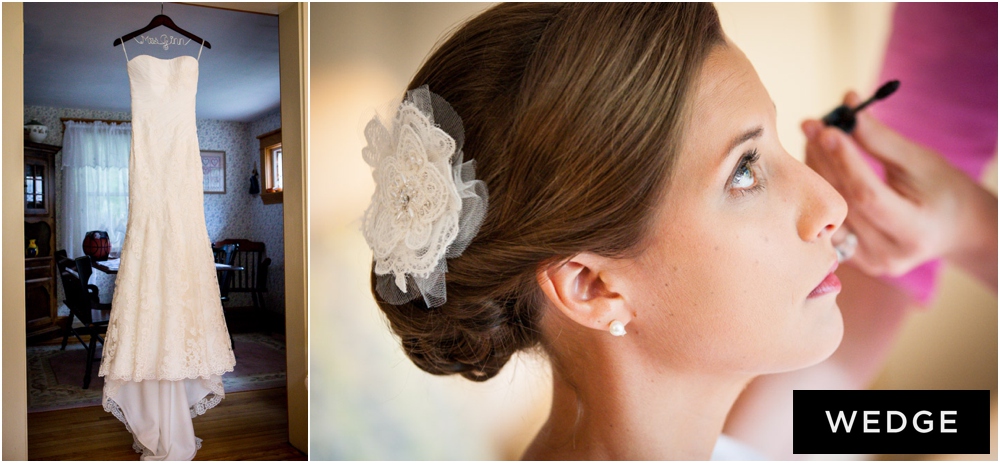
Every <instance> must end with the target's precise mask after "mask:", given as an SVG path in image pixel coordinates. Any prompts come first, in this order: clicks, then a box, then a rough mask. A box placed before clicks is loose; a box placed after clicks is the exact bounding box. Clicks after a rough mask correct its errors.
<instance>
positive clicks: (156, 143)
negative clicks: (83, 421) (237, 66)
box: [99, 43, 236, 460]
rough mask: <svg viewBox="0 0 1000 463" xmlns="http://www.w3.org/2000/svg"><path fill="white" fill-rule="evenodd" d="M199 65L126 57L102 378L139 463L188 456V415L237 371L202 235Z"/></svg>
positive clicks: (193, 446) (189, 60) (193, 448)
mask: <svg viewBox="0 0 1000 463" xmlns="http://www.w3.org/2000/svg"><path fill="white" fill-rule="evenodd" d="M124 47H125V44H124V43H123V44H122V49H123V51H124ZM200 57H201V51H200V50H199V52H198V58H195V57H192V56H179V57H176V58H173V59H166V60H164V59H159V58H156V57H153V56H149V55H140V56H136V57H134V58H133V59H131V60H129V59H128V52H126V55H125V60H126V63H127V64H126V66H127V68H128V76H129V82H130V91H131V96H132V151H131V154H130V156H129V178H128V184H129V185H128V186H129V190H128V196H129V206H128V207H129V214H128V225H127V228H126V234H125V242H124V244H123V245H122V251H121V255H122V258H121V265H120V267H119V270H118V276H117V281H116V284H115V290H114V297H113V299H112V308H111V319H110V322H109V324H108V332H107V335H106V336H105V342H104V353H103V360H102V361H101V369H100V373H99V375H100V376H103V377H104V381H105V382H104V398H103V404H104V409H105V410H106V411H108V412H110V413H112V414H114V416H116V417H117V418H118V419H119V420H121V421H122V422H123V423H125V427H126V429H128V431H129V432H131V433H132V437H133V439H134V442H135V443H134V444H133V448H134V449H135V450H136V451H137V452H140V453H142V459H144V460H190V459H192V458H194V455H195V453H196V452H197V449H198V448H200V447H201V440H200V439H198V438H196V437H195V435H194V427H193V424H192V422H191V418H193V417H195V416H197V415H200V414H202V413H205V411H206V410H208V409H209V408H212V407H214V406H215V405H217V404H218V403H219V402H220V401H221V400H222V399H223V397H224V396H225V392H224V391H223V387H222V375H223V374H225V373H226V372H229V371H233V367H234V366H235V364H236V359H235V357H234V356H233V351H232V348H231V347H230V338H229V332H228V331H227V328H226V320H225V317H224V316H223V312H222V303H221V300H220V298H219V283H218V280H217V278H216V271H215V264H214V258H213V254H212V249H211V242H210V240H209V237H208V231H207V228H206V226H205V211H204V206H203V187H202V165H201V156H200V152H199V149H198V134H197V128H196V126H195V94H196V93H197V89H198V59H199V58H200Z"/></svg>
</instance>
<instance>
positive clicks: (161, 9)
mask: <svg viewBox="0 0 1000 463" xmlns="http://www.w3.org/2000/svg"><path fill="white" fill-rule="evenodd" d="M160 14H163V2H160Z"/></svg>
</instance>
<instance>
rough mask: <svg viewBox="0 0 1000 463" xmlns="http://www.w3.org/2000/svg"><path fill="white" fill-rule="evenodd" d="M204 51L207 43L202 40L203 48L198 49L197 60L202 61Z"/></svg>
mask: <svg viewBox="0 0 1000 463" xmlns="http://www.w3.org/2000/svg"><path fill="white" fill-rule="evenodd" d="M204 49H205V41H204V40H202V41H201V48H199V49H198V58H196V59H197V60H198V61H201V51H202V50H204Z"/></svg>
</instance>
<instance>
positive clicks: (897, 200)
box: [818, 127, 912, 229]
mask: <svg viewBox="0 0 1000 463" xmlns="http://www.w3.org/2000/svg"><path fill="white" fill-rule="evenodd" d="M818 138H819V140H820V142H819V145H820V148H819V149H820V150H821V151H822V152H823V153H824V154H823V155H825V156H827V157H829V160H830V163H829V166H830V168H831V170H832V171H833V175H836V176H837V177H838V178H839V181H840V186H841V189H839V190H838V191H840V192H841V194H842V195H843V196H844V199H845V200H846V201H847V204H848V208H849V210H853V211H855V212H857V213H859V214H860V215H864V216H865V217H866V219H867V220H869V221H871V222H873V223H881V224H886V223H887V222H888V224H890V225H891V224H894V223H895V222H896V221H895V220H892V219H893V216H894V214H895V212H896V211H900V210H905V209H907V208H912V205H910V204H909V203H907V202H906V200H905V199H904V198H902V197H901V196H899V194H898V193H897V192H896V191H894V190H893V189H892V188H890V187H889V186H888V185H886V184H885V183H884V182H883V181H882V179H881V178H879V177H878V175H876V174H875V171H874V170H872V168H871V166H870V165H868V162H867V161H865V159H864V157H862V155H861V152H860V151H858V148H857V146H856V145H855V144H854V143H853V142H852V141H851V140H850V138H849V137H848V136H847V135H846V134H844V133H843V132H842V131H840V130H839V129H836V128H831V127H827V128H825V129H824V130H823V132H822V133H821V134H820V135H819V137H818ZM890 229H891V228H890Z"/></svg>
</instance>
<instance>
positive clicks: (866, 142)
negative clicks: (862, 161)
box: [853, 112, 926, 170]
mask: <svg viewBox="0 0 1000 463" xmlns="http://www.w3.org/2000/svg"><path fill="white" fill-rule="evenodd" d="M856 118H857V124H856V125H855V127H854V132H853V136H854V139H855V140H857V142H858V144H859V145H861V147H862V148H864V150H865V151H867V152H868V153H870V154H871V155H872V156H874V157H875V158H876V159H877V160H878V161H879V162H881V163H883V164H886V165H891V166H894V167H897V168H901V169H904V170H907V168H909V167H911V166H912V165H913V163H914V162H919V161H920V160H921V159H922V156H921V155H922V154H923V153H924V151H926V148H924V147H922V146H920V145H918V144H916V143H914V142H912V141H910V140H908V139H906V138H905V137H903V136H902V135H900V134H899V132H896V131H895V130H892V129H890V128H889V127H888V126H886V125H885V124H883V123H882V122H880V121H879V120H878V119H875V118H874V117H872V116H871V115H870V114H867V113H865V112H861V113H859V114H857V116H856Z"/></svg>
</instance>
